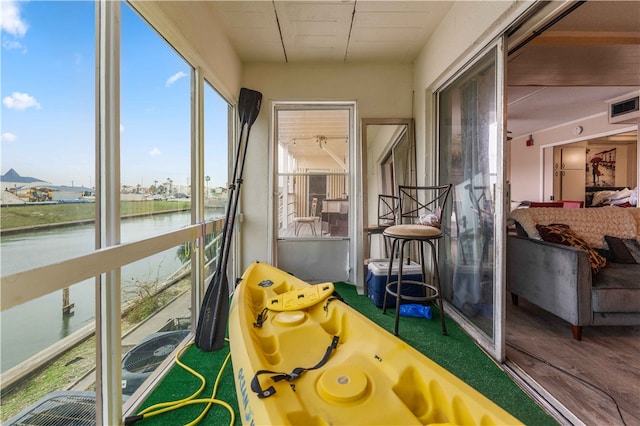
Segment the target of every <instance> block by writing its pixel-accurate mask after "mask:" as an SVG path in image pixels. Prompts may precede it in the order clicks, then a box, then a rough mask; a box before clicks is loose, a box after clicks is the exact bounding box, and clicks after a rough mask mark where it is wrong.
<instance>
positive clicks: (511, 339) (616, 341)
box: [506, 297, 640, 426]
mask: <svg viewBox="0 0 640 426" xmlns="http://www.w3.org/2000/svg"><path fill="white" fill-rule="evenodd" d="M506 356H507V361H508V362H513V363H515V364H516V365H517V366H518V367H519V368H521V369H522V370H524V371H525V373H526V374H527V375H529V376H530V377H531V378H533V379H534V380H535V381H536V382H537V383H538V384H540V385H541V386H542V387H543V388H545V389H546V390H547V391H549V392H550V393H551V394H552V395H553V396H554V397H555V398H556V399H557V400H558V401H559V402H560V403H562V404H563V405H564V406H565V407H566V408H567V409H569V410H570V411H571V412H572V413H573V414H574V415H575V416H576V417H577V418H578V419H580V420H581V421H582V422H583V423H584V424H585V425H589V426H590V425H623V426H624V425H627V426H631V425H640V327H638V326H636V327H584V328H583V331H582V340H581V341H576V340H573V338H572V337H571V326H570V325H569V323H567V322H565V321H563V320H561V319H560V318H558V317H556V316H554V315H552V314H550V313H548V312H546V311H544V310H542V309H540V308H538V307H537V306H535V305H533V304H531V303H528V302H527V301H526V300H524V299H522V298H520V302H519V304H518V306H514V305H513V304H512V303H511V301H510V297H509V301H508V302H507V321H506Z"/></svg>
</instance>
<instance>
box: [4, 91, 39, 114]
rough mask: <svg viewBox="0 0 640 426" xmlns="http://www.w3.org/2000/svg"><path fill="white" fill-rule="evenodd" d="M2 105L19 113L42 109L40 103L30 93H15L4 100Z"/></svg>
mask: <svg viewBox="0 0 640 426" xmlns="http://www.w3.org/2000/svg"><path fill="white" fill-rule="evenodd" d="M2 103H3V104H4V106H6V107H7V108H9V109H17V110H19V111H21V110H23V109H27V108H31V107H33V108H36V109H40V103H39V102H38V101H37V100H36V98H34V97H33V96H31V95H29V94H28V93H20V92H13V93H12V94H11V96H7V97H5V98H4V99H3V100H2Z"/></svg>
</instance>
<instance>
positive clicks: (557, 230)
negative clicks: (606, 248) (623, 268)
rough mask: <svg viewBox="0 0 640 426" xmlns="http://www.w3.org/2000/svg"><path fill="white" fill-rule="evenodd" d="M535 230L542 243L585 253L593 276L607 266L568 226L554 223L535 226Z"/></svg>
mask: <svg viewBox="0 0 640 426" xmlns="http://www.w3.org/2000/svg"><path fill="white" fill-rule="evenodd" d="M536 230H537V231H538V233H539V234H540V237H542V239H543V240H544V241H548V242H550V243H556V244H562V245H565V246H571V247H575V248H577V249H580V250H584V251H585V252H587V255H588V256H589V263H590V265H591V271H592V272H593V273H594V274H597V273H598V272H599V271H600V269H602V268H603V267H605V266H606V265H607V259H605V258H604V257H603V256H602V255H600V253H598V252H597V251H596V250H594V249H592V248H591V247H589V245H588V244H587V243H586V241H585V240H583V239H582V238H580V237H579V236H578V235H576V233H575V232H573V231H572V230H571V228H569V226H568V225H564V224H561V223H554V224H551V225H536Z"/></svg>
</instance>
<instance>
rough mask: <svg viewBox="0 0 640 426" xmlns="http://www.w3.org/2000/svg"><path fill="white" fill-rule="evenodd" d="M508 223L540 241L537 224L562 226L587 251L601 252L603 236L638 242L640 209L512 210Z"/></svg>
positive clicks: (639, 235)
mask: <svg viewBox="0 0 640 426" xmlns="http://www.w3.org/2000/svg"><path fill="white" fill-rule="evenodd" d="M509 215H510V219H512V220H513V221H515V222H518V223H520V225H522V228H523V229H524V231H526V233H527V234H528V235H529V238H534V239H540V235H539V234H538V231H537V230H536V224H541V225H548V224H551V223H564V224H567V225H569V226H570V227H571V229H572V230H573V231H574V232H575V233H576V234H577V235H578V236H579V237H580V238H582V239H583V240H585V241H586V242H587V244H588V245H589V247H593V248H604V247H605V244H604V236H605V235H611V236H614V237H618V238H625V239H628V238H636V239H638V240H639V241H640V230H639V229H638V226H640V209H638V208H627V209H625V208H621V207H599V208H593V209H554V208H549V209H515V210H513V211H512V212H511V213H510V214H509Z"/></svg>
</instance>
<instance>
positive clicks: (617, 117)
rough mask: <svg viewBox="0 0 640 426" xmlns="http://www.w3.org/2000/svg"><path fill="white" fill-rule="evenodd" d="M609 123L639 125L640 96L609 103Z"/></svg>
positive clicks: (618, 99)
mask: <svg viewBox="0 0 640 426" xmlns="http://www.w3.org/2000/svg"><path fill="white" fill-rule="evenodd" d="M608 104H609V105H608V106H609V123H638V122H639V121H640V95H636V96H627V97H624V98H617V99H614V100H611V101H609V102H608Z"/></svg>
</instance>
